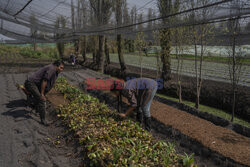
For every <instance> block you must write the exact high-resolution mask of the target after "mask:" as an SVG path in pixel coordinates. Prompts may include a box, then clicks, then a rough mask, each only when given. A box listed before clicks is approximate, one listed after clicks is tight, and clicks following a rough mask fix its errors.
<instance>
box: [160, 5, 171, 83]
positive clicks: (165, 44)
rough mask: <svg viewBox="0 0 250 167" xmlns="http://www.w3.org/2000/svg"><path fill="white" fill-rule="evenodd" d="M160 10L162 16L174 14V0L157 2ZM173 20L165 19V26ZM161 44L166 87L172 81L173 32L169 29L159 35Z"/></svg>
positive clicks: (163, 77) (163, 75)
mask: <svg viewBox="0 0 250 167" xmlns="http://www.w3.org/2000/svg"><path fill="white" fill-rule="evenodd" d="M157 2H158V3H157V4H158V9H159V12H160V15H161V16H162V17H165V16H167V15H169V14H171V13H172V12H173V9H174V7H173V0H157ZM171 21H172V20H171V19H163V20H162V22H163V23H164V24H170V23H171ZM159 38H160V44H161V61H162V79H163V85H164V87H166V83H167V81H168V80H170V79H171V68H170V65H171V59H170V52H171V30H170V29H169V28H164V29H162V30H161V31H160V34H159Z"/></svg>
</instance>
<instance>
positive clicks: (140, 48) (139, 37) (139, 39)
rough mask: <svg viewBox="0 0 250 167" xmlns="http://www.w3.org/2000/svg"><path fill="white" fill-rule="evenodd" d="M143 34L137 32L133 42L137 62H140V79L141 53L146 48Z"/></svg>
mask: <svg viewBox="0 0 250 167" xmlns="http://www.w3.org/2000/svg"><path fill="white" fill-rule="evenodd" d="M144 38H145V37H144V34H143V32H139V33H137V35H136V41H135V45H136V47H137V49H138V51H139V60H140V68H141V73H140V77H141V78H142V59H143V56H142V51H143V50H144V49H145V48H146V47H147V43H146V41H145V39H144Z"/></svg>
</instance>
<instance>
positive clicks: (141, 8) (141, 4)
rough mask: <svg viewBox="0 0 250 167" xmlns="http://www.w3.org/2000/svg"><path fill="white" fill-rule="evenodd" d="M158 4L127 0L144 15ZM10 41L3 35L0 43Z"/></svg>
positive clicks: (142, 0)
mask: <svg viewBox="0 0 250 167" xmlns="http://www.w3.org/2000/svg"><path fill="white" fill-rule="evenodd" d="M156 2H157V0H127V3H128V7H129V9H131V8H132V7H133V6H134V5H136V8H137V10H138V9H139V10H138V11H137V12H138V13H144V14H146V13H147V11H148V8H152V9H156V8H157V6H156ZM3 39H4V40H10V39H11V38H8V37H6V36H4V35H2V34H0V41H1V40H3Z"/></svg>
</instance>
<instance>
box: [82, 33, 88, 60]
mask: <svg viewBox="0 0 250 167" xmlns="http://www.w3.org/2000/svg"><path fill="white" fill-rule="evenodd" d="M86 49H87V39H86V36H85V35H84V36H83V40H82V58H83V62H85V61H86Z"/></svg>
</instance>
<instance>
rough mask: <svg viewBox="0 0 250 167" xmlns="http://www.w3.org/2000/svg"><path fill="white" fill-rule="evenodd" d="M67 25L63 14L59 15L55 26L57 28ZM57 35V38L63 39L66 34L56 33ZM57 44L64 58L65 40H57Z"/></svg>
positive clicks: (60, 54)
mask: <svg viewBox="0 0 250 167" xmlns="http://www.w3.org/2000/svg"><path fill="white" fill-rule="evenodd" d="M65 26H66V19H65V18H64V17H63V16H59V17H58V18H57V20H56V23H55V28H56V30H57V29H59V28H65ZM55 36H56V39H58V40H59V39H61V38H63V36H64V34H59V33H58V34H55ZM56 46H57V50H58V53H59V56H60V57H61V59H63V56H64V42H57V43H56Z"/></svg>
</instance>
